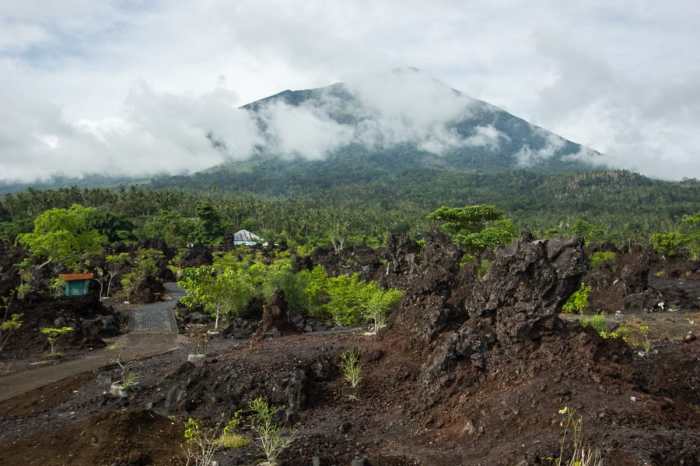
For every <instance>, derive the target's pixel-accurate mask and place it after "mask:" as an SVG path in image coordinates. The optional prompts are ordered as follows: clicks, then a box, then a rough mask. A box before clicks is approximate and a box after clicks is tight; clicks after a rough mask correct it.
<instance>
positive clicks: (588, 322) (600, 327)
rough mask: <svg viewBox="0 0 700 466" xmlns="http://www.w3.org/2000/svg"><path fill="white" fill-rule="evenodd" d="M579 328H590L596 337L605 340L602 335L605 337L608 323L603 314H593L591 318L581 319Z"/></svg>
mask: <svg viewBox="0 0 700 466" xmlns="http://www.w3.org/2000/svg"><path fill="white" fill-rule="evenodd" d="M581 326H583V327H590V328H592V329H593V330H595V331H596V333H598V335H601V336H603V338H606V337H605V336H604V335H606V332H608V322H607V321H606V320H605V316H604V315H603V314H595V315H593V316H591V317H583V318H581Z"/></svg>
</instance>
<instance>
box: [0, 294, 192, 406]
mask: <svg viewBox="0 0 700 466" xmlns="http://www.w3.org/2000/svg"><path fill="white" fill-rule="evenodd" d="M165 290H166V295H165V300H164V301H160V302H157V303H152V304H143V305H140V306H137V307H136V308H134V309H133V310H132V311H131V315H130V318H129V330H130V331H129V333H127V334H126V335H120V336H119V337H117V338H115V339H114V340H113V341H112V344H111V345H109V346H108V347H107V348H104V349H101V350H97V351H94V352H92V353H89V354H87V355H85V356H81V357H80V358H79V359H75V360H72V361H66V362H62V363H59V364H54V365H50V366H44V367H40V368H36V369H30V370H25V371H21V372H17V373H14V374H10V375H7V376H2V377H0V401H5V400H9V399H10V398H13V397H15V396H18V395H21V394H23V393H26V392H29V391H31V390H35V389H37V388H40V387H43V386H45V385H48V384H51V383H54V382H58V381H59V380H62V379H64V378H66V377H71V376H74V375H78V374H81V373H83V372H88V371H94V370H97V369H99V368H101V367H104V366H108V365H110V364H113V363H114V360H115V359H116V358H117V356H119V357H120V358H121V359H122V360H126V361H129V360H135V359H144V358H149V357H152V356H157V355H159V354H163V353H167V352H170V351H174V350H176V349H177V348H178V341H177V340H178V338H177V323H176V321H175V305H176V304H177V302H178V300H179V299H180V298H181V297H182V296H183V294H184V292H183V291H182V290H181V289H180V288H179V287H178V286H177V285H176V284H175V283H166V284H165Z"/></svg>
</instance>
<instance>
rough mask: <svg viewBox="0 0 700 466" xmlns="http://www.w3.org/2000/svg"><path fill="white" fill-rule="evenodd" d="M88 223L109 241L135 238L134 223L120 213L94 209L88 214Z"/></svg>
mask: <svg viewBox="0 0 700 466" xmlns="http://www.w3.org/2000/svg"><path fill="white" fill-rule="evenodd" d="M88 223H89V225H90V226H91V227H92V228H94V229H96V230H97V231H99V232H100V234H102V235H103V236H104V237H106V238H107V240H108V241H109V242H110V243H114V242H116V241H129V240H133V239H135V236H134V228H135V226H134V224H133V223H132V222H131V221H130V220H128V219H126V218H124V216H122V215H117V214H114V213H112V212H110V211H106V210H102V209H94V210H93V211H92V212H91V213H90V215H89V219H88Z"/></svg>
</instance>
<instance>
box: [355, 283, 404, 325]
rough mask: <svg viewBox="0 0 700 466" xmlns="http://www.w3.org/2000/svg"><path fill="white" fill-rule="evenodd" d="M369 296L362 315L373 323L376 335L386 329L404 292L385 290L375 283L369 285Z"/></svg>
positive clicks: (366, 290)
mask: <svg viewBox="0 0 700 466" xmlns="http://www.w3.org/2000/svg"><path fill="white" fill-rule="evenodd" d="M365 293H366V294H367V296H366V298H365V302H364V303H363V304H362V313H363V316H364V317H365V319H367V320H369V321H370V322H371V323H372V327H373V331H374V333H377V332H379V331H380V330H381V329H383V328H384V327H386V321H387V316H388V315H389V312H390V311H391V309H392V308H394V307H395V306H396V305H397V304H398V303H399V302H400V301H401V298H403V291H401V290H397V289H393V288H392V289H389V290H383V289H382V288H380V287H379V285H377V284H376V283H374V282H369V283H367V286H366V288H365Z"/></svg>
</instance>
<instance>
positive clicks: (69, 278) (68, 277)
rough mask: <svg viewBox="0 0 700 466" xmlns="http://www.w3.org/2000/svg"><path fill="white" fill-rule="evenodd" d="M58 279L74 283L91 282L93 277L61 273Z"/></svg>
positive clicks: (83, 274) (85, 274) (89, 274)
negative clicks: (80, 281)
mask: <svg viewBox="0 0 700 466" xmlns="http://www.w3.org/2000/svg"><path fill="white" fill-rule="evenodd" d="M59 277H60V278H61V279H62V280H63V281H66V282H76V281H79V280H92V279H93V278H94V277H95V275H94V274H92V273H62V274H60V275H59Z"/></svg>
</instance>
